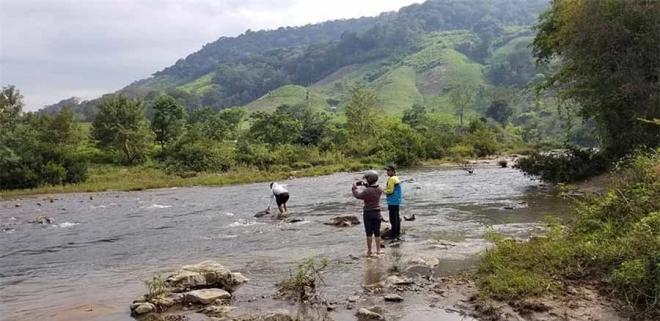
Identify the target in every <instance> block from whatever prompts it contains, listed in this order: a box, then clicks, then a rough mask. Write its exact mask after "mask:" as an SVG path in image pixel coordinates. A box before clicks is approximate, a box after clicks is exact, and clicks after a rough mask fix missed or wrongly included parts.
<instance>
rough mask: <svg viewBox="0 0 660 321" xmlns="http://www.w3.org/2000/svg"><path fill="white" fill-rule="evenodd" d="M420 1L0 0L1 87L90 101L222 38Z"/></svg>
mask: <svg viewBox="0 0 660 321" xmlns="http://www.w3.org/2000/svg"><path fill="white" fill-rule="evenodd" d="M420 2H422V0H332V1H327V0H326V1H322V0H318V1H317V0H264V1H258V0H0V85H1V86H6V85H9V84H12V85H16V87H17V88H18V89H19V90H20V91H21V93H22V94H23V95H24V96H25V102H26V110H36V109H38V108H41V107H43V106H44V105H47V104H53V103H56V102H58V101H60V100H61V99H65V98H69V97H71V96H76V97H81V98H83V99H91V98H96V97H98V96H100V95H101V94H103V93H108V92H112V91H115V90H118V89H120V88H122V87H124V86H126V85H128V84H129V83H131V82H133V81H135V80H138V79H142V78H146V77H148V76H149V75H151V74H152V73H154V72H156V71H158V70H161V69H163V68H164V67H167V66H170V65H172V64H173V63H174V62H175V61H176V60H177V59H179V58H183V57H185V56H187V55H188V54H190V53H193V52H195V51H197V50H199V49H200V48H201V47H202V46H203V45H204V44H206V43H209V42H212V41H214V40H216V39H218V38H219V37H221V36H237V35H239V34H241V33H243V32H244V31H245V30H247V29H252V30H260V29H273V28H277V27H280V26H299V25H304V24H307V23H315V22H321V21H325V20H331V19H339V18H353V17H360V16H374V15H377V14H379V13H381V12H385V11H392V10H397V9H399V8H400V7H402V6H406V5H409V4H412V3H420Z"/></svg>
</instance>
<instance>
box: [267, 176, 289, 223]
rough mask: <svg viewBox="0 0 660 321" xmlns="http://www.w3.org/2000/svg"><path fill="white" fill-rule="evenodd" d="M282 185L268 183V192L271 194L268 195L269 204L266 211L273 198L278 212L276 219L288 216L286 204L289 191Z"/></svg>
mask: <svg viewBox="0 0 660 321" xmlns="http://www.w3.org/2000/svg"><path fill="white" fill-rule="evenodd" d="M285 186H286V185H284V184H278V183H277V182H272V183H270V190H271V191H272V194H271V195H270V202H269V203H268V209H267V211H270V205H271V204H272V203H273V198H275V202H276V203H277V209H278V210H280V214H279V215H278V217H281V216H285V215H287V214H288V212H289V210H288V209H287V208H286V202H287V201H288V200H289V191H288V190H287V189H286V187H285Z"/></svg>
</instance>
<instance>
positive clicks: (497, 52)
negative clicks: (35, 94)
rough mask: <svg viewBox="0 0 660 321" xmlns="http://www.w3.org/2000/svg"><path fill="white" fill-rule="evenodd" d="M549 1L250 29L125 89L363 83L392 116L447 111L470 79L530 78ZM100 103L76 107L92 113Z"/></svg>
mask: <svg viewBox="0 0 660 321" xmlns="http://www.w3.org/2000/svg"><path fill="white" fill-rule="evenodd" d="M546 6H547V0H473V1H457V0H428V1H426V2H424V3H421V4H414V5H411V6H408V7H404V8H402V9H400V10H399V11H398V12H391V13H384V14H381V15H379V16H377V17H366V18H359V19H349V20H337V21H329V22H324V23H320V24H314V25H307V26H302V27H294V28H291V27H286V28H285V27H283V28H278V29H276V30H269V31H250V30H248V31H247V32H245V33H244V34H242V35H240V36H238V37H222V38H220V39H218V40H217V41H215V42H212V43H210V44H207V45H205V46H204V47H203V48H202V49H201V50H199V51H197V52H195V53H192V54H191V55H189V56H188V57H186V58H184V59H180V60H179V61H177V62H176V63H175V64H174V65H172V66H170V67H168V68H165V69H164V70H162V71H158V72H156V73H155V74H154V75H153V76H152V77H150V78H148V79H144V80H139V81H136V82H134V83H132V84H131V85H129V86H127V87H125V88H124V89H122V90H120V91H119V92H118V93H121V94H124V95H127V96H129V97H139V98H143V99H144V100H145V101H146V103H147V104H149V103H150V102H151V101H152V100H153V99H155V98H156V97H158V95H160V94H161V93H167V94H169V95H171V96H173V97H175V98H176V99H177V100H179V101H180V102H182V103H183V104H185V105H186V106H187V108H188V110H194V109H198V108H202V107H212V108H213V109H216V110H220V109H224V108H230V107H234V106H247V108H248V110H265V109H268V108H275V107H277V106H276V105H277V104H281V103H295V102H298V103H299V102H301V101H305V102H306V103H310V102H309V101H307V91H306V90H305V91H304V93H303V91H301V90H300V88H298V89H297V90H292V89H291V88H297V87H295V86H298V87H309V88H310V89H309V92H310V99H311V100H313V102H311V104H312V105H314V106H315V108H318V109H324V108H329V107H330V106H339V107H341V105H342V103H343V102H345V100H346V95H347V93H348V90H349V89H350V88H351V87H352V86H354V85H355V84H356V83H358V82H359V83H363V84H366V85H367V86H369V87H371V88H372V89H374V90H376V92H377V93H378V97H379V99H380V100H381V103H382V104H383V108H384V109H385V110H386V111H388V112H390V113H393V114H399V113H400V112H401V110H403V109H405V108H408V107H409V106H410V105H411V104H413V103H425V104H433V105H437V107H438V108H442V109H447V104H446V99H444V98H445V97H444V96H445V95H446V93H447V91H448V90H451V87H452V86H454V87H455V86H456V85H457V84H458V83H461V82H463V81H468V82H470V83H478V84H482V83H484V82H490V83H493V84H505V85H508V84H513V85H516V86H523V85H524V84H525V82H526V81H528V80H529V78H531V76H530V72H528V71H529V70H528V69H525V70H526V72H524V73H519V72H518V71H519V68H518V67H519V65H517V63H523V65H524V62H525V61H526V60H530V59H531V56H530V55H529V52H524V50H522V49H521V48H520V45H519V43H522V42H523V40H514V39H515V38H517V37H519V36H521V35H523V34H525V33H527V34H526V36H529V29H530V26H531V24H533V23H534V22H535V21H536V19H537V16H538V14H539V13H540V12H541V10H543V9H544V8H545V7H546ZM515 41H518V42H515ZM521 55H522V56H521ZM524 55H527V56H526V57H523V56H524ZM502 57H504V58H502ZM490 65H492V66H490ZM524 66H525V67H528V66H527V65H524ZM484 71H487V72H488V75H487V76H488V81H486V80H485V77H484V75H483V73H484ZM532 75H533V73H532ZM289 86H294V87H291V88H290V87H289ZM281 87H284V88H282V89H280V88H281ZM97 102H98V100H92V101H84V102H74V103H75V104H73V105H71V106H70V107H73V108H72V109H73V110H74V111H75V112H76V113H77V114H78V115H79V117H80V118H83V119H91V117H93V114H94V108H95V107H94V106H95V105H96V103H97ZM67 103H69V102H67ZM52 108H61V104H58V107H52ZM47 109H48V108H47Z"/></svg>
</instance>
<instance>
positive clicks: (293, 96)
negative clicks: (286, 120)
mask: <svg viewBox="0 0 660 321" xmlns="http://www.w3.org/2000/svg"><path fill="white" fill-rule="evenodd" d="M307 92H308V88H305V87H303V86H297V85H286V86H282V87H280V88H277V89H275V90H273V91H271V92H269V93H268V94H266V95H264V96H263V97H261V98H259V99H257V100H255V101H253V102H251V103H249V104H247V105H246V106H245V109H246V110H247V111H248V112H256V111H272V110H275V108H277V107H278V106H281V105H285V104H287V105H297V104H304V103H307V101H306V98H307ZM326 98H327V97H326V96H325V95H324V94H322V93H319V92H318V91H317V90H314V89H309V104H310V106H311V107H312V108H313V109H314V110H318V111H322V110H328V108H329V105H328V103H327V102H326Z"/></svg>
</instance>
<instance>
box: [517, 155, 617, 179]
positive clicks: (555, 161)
mask: <svg viewBox="0 0 660 321" xmlns="http://www.w3.org/2000/svg"><path fill="white" fill-rule="evenodd" d="M608 163H609V161H608V160H607V159H606V158H605V157H604V156H603V155H602V154H599V153H597V152H594V151H591V150H586V149H579V148H577V147H572V146H569V147H567V149H565V150H560V151H553V152H546V153H539V152H535V153H532V154H531V155H529V156H528V157H526V158H521V159H519V160H518V163H517V164H516V165H514V167H515V168H518V169H520V170H522V171H523V172H524V173H525V174H528V175H533V176H538V177H539V178H541V180H543V181H546V182H551V183H560V182H574V181H579V180H583V179H586V178H589V177H592V176H596V175H598V174H601V173H603V172H605V170H606V169H607V164H608Z"/></svg>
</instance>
